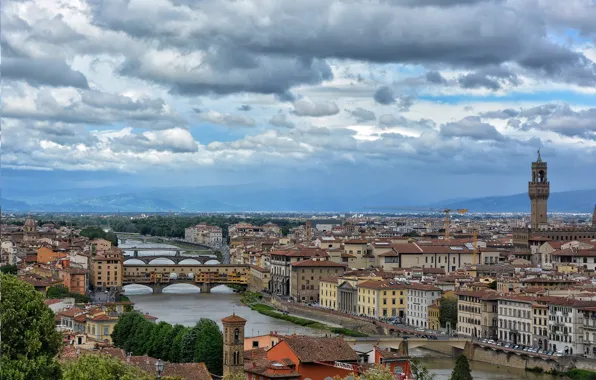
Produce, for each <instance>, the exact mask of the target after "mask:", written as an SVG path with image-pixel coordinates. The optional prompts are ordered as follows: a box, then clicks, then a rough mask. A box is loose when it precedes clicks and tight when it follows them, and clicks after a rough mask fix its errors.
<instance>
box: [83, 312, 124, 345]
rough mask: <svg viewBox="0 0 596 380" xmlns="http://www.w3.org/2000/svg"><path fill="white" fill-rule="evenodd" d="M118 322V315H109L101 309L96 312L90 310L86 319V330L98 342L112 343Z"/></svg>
mask: <svg viewBox="0 0 596 380" xmlns="http://www.w3.org/2000/svg"><path fill="white" fill-rule="evenodd" d="M116 323H118V317H117V316H109V315H108V314H106V313H105V312H104V311H102V310H101V309H99V310H98V311H96V312H93V311H90V312H89V314H87V316H86V320H85V325H86V327H85V330H86V331H85V332H86V333H87V335H88V336H89V337H91V338H93V339H95V340H96V341H98V342H107V343H112V337H111V336H110V335H111V334H112V331H114V326H116Z"/></svg>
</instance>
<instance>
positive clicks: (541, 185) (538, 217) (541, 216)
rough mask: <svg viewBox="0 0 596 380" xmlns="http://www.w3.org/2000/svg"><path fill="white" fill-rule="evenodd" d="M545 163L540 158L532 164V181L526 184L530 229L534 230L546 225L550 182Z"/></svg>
mask: <svg viewBox="0 0 596 380" xmlns="http://www.w3.org/2000/svg"><path fill="white" fill-rule="evenodd" d="M546 175H547V166H546V162H543V161H542V158H541V157H540V150H538V158H537V159H536V161H535V162H532V181H530V182H529V183H528V195H529V196H530V201H531V204H532V216H531V223H532V229H533V230H536V229H538V228H539V226H540V225H544V224H546V223H547V202H548V196H549V195H550V182H548V179H547V176H546Z"/></svg>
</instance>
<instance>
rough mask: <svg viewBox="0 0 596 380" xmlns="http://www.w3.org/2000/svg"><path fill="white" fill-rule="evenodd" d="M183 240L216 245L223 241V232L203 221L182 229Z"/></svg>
mask: <svg viewBox="0 0 596 380" xmlns="http://www.w3.org/2000/svg"><path fill="white" fill-rule="evenodd" d="M184 240H186V241H190V242H192V243H198V244H205V245H209V246H212V247H218V246H220V245H222V243H223V234H222V230H221V228H219V227H217V226H208V225H206V224H204V223H203V224H197V225H196V226H193V227H188V228H186V229H184Z"/></svg>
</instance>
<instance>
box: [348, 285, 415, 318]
mask: <svg viewBox="0 0 596 380" xmlns="http://www.w3.org/2000/svg"><path fill="white" fill-rule="evenodd" d="M407 300H408V286H407V285H405V284H402V283H399V282H397V281H395V280H370V281H362V282H360V283H358V299H357V302H358V311H359V314H363V315H366V316H369V317H375V318H389V317H400V318H403V317H404V316H405V314H406V310H407ZM347 302H349V301H347ZM347 302H346V303H347ZM425 319H426V318H425Z"/></svg>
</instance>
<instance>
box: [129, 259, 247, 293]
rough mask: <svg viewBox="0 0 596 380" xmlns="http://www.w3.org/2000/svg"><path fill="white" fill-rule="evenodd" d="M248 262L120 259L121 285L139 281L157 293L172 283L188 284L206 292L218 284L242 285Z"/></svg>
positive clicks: (245, 276) (243, 285)
mask: <svg viewBox="0 0 596 380" xmlns="http://www.w3.org/2000/svg"><path fill="white" fill-rule="evenodd" d="M248 272H249V266H248V265H226V264H220V265H202V264H178V265H177V264H163V265H147V264H138V265H137V264H133V265H130V264H128V265H127V264H126V262H125V263H124V276H123V279H122V282H123V285H131V284H140V285H145V286H149V287H150V288H152V289H153V293H161V291H162V290H163V288H165V287H167V286H169V285H172V284H192V285H196V286H198V287H199V288H200V289H201V292H204V293H209V292H210V291H211V288H213V287H216V286H219V285H236V286H241V287H246V285H247V284H248Z"/></svg>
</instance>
